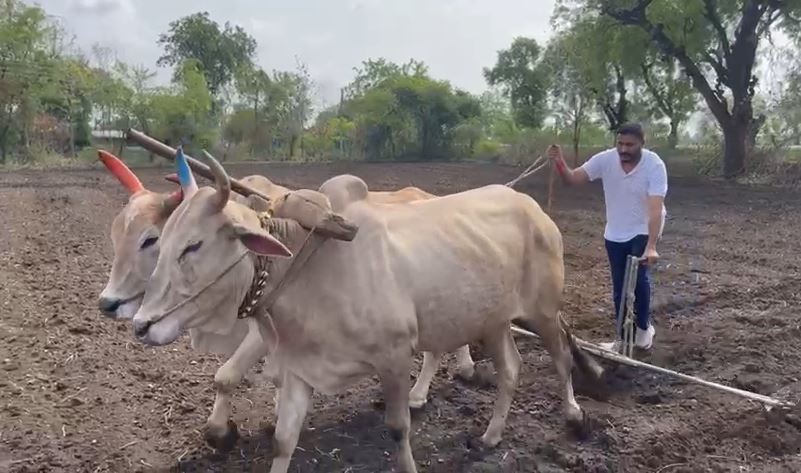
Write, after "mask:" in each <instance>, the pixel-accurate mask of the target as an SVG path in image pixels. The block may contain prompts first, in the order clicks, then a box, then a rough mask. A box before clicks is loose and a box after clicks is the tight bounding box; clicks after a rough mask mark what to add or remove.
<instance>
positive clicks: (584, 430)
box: [567, 410, 592, 440]
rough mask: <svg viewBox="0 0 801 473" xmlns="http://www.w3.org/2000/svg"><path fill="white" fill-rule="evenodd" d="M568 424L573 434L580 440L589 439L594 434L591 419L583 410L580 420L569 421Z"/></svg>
mask: <svg viewBox="0 0 801 473" xmlns="http://www.w3.org/2000/svg"><path fill="white" fill-rule="evenodd" d="M567 423H568V426H569V427H570V429H571V430H572V431H573V434H575V435H576V437H578V439H579V440H585V439H587V438H588V437H589V436H590V433H591V432H592V420H591V419H590V416H588V415H587V413H586V412H585V411H583V410H582V411H581V417H580V418H578V419H568V421H567Z"/></svg>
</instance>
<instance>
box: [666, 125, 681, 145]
mask: <svg viewBox="0 0 801 473" xmlns="http://www.w3.org/2000/svg"><path fill="white" fill-rule="evenodd" d="M678 144H679V122H678V120H670V135H668V149H671V150H673V149H676V146H678Z"/></svg>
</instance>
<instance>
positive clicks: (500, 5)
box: [25, 0, 554, 104]
mask: <svg viewBox="0 0 801 473" xmlns="http://www.w3.org/2000/svg"><path fill="white" fill-rule="evenodd" d="M25 1H26V2H28V3H29V4H34V3H36V4H39V5H40V6H42V7H43V8H44V9H45V10H46V11H47V13H49V14H51V15H54V16H56V17H57V18H58V19H60V20H61V21H62V24H63V25H64V26H65V27H66V28H67V29H68V31H70V32H71V33H72V34H74V35H75V36H76V38H75V40H76V42H77V44H78V45H79V46H80V47H81V48H82V49H84V51H86V52H89V51H91V49H90V48H91V46H92V44H93V43H101V44H103V45H104V46H109V47H112V48H114V49H115V50H116V52H117V54H118V57H119V58H120V59H121V60H123V61H125V62H128V63H133V64H144V65H145V66H147V67H150V68H151V69H156V60H157V59H158V57H159V55H160V54H161V53H162V50H161V48H160V47H159V46H158V45H157V43H156V41H157V39H158V35H159V33H162V32H165V31H167V28H168V24H169V22H170V21H173V20H175V19H177V18H180V17H182V16H185V15H189V14H192V13H195V12H198V11H203V10H206V11H208V12H209V13H210V15H211V18H212V19H213V20H215V21H217V22H218V23H219V24H220V25H223V24H224V23H225V22H226V21H230V22H231V23H233V24H238V25H240V26H242V27H243V28H244V29H245V30H246V31H247V32H248V33H250V34H251V35H253V37H254V38H256V41H258V51H257V55H258V62H259V64H260V65H261V66H262V67H263V68H265V69H266V70H268V71H271V70H273V69H279V70H286V69H294V68H295V65H296V62H295V58H296V57H297V58H298V59H300V60H301V61H303V62H304V63H305V64H306V65H307V66H308V68H309V72H310V73H311V75H312V77H313V79H314V80H315V82H316V83H317V85H318V87H319V95H320V98H321V99H322V100H324V101H325V102H326V103H327V104H332V103H335V102H336V101H337V100H338V99H339V88H340V87H341V86H344V85H345V84H347V83H348V82H349V81H350V79H351V78H352V77H353V67H356V66H358V65H359V64H360V63H361V61H362V60H365V59H367V58H371V57H372V58H378V57H381V56H383V57H386V58H387V59H389V60H391V61H395V62H405V61H407V60H408V59H410V58H415V59H417V60H422V61H424V62H425V63H426V64H427V65H428V66H429V70H430V72H431V74H432V75H433V76H434V77H436V78H441V79H447V80H449V81H451V83H453V84H454V85H456V86H458V87H461V88H464V89H467V90H468V91H470V92H474V93H480V92H481V91H483V90H485V89H486V83H485V82H484V79H483V77H482V73H481V71H482V67H485V66H492V64H494V62H495V58H496V54H497V51H498V50H499V49H504V48H506V47H508V46H509V45H510V44H511V42H512V39H513V38H514V37H515V36H528V37H533V38H535V39H537V40H538V41H542V42H543V43H544V42H545V41H546V40H547V38H548V37H549V35H550V31H551V28H550V24H549V21H550V16H551V13H552V11H553V5H554V0H494V1H489V0H216V1H214V0H193V1H190V0H25ZM158 70H159V79H160V82H163V81H166V80H168V79H169V76H170V71H169V69H167V68H158Z"/></svg>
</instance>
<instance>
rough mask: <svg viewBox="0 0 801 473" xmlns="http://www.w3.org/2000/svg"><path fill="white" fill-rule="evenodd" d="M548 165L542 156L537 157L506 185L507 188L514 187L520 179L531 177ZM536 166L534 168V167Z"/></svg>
mask: <svg viewBox="0 0 801 473" xmlns="http://www.w3.org/2000/svg"><path fill="white" fill-rule="evenodd" d="M547 165H548V161H546V160H544V159H543V158H542V156H537V159H535V160H534V162H533V163H531V164H530V165H529V166H528V167H527V168H526V169H525V170H524V171H523V172H522V173H521V174H520V175H519V176H517V177H516V178H514V179H512V180H511V181H509V182H507V183H506V186H507V187H514V186H515V184H517V183H518V182H520V181H521V180H522V179H525V178H527V177H528V176H531V175H532V174H534V173H535V172H537V171H539V170H540V169H542V168H544V167H545V166H547ZM535 166H536V167H535Z"/></svg>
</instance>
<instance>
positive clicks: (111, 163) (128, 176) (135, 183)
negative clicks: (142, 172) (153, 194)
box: [97, 149, 145, 194]
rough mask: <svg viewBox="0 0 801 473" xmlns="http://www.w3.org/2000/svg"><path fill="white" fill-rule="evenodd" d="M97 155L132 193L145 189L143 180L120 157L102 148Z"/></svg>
mask: <svg viewBox="0 0 801 473" xmlns="http://www.w3.org/2000/svg"><path fill="white" fill-rule="evenodd" d="M97 156H98V159H100V161H102V162H103V164H104V165H105V166H106V168H107V169H108V170H109V171H110V172H111V174H113V175H114V177H116V178H117V180H119V181H120V183H121V184H122V185H123V186H125V188H126V189H128V191H129V192H130V193H131V194H136V193H137V192H139V191H141V190H144V188H145V186H143V185H142V182H141V181H140V180H139V178H138V177H136V174H134V173H133V171H131V170H130V169H129V168H128V166H126V165H125V163H123V162H122V160H121V159H120V158H118V157H116V156H114V155H113V154H111V153H109V152H108V151H104V150H102V149H101V150H98V151H97Z"/></svg>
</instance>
